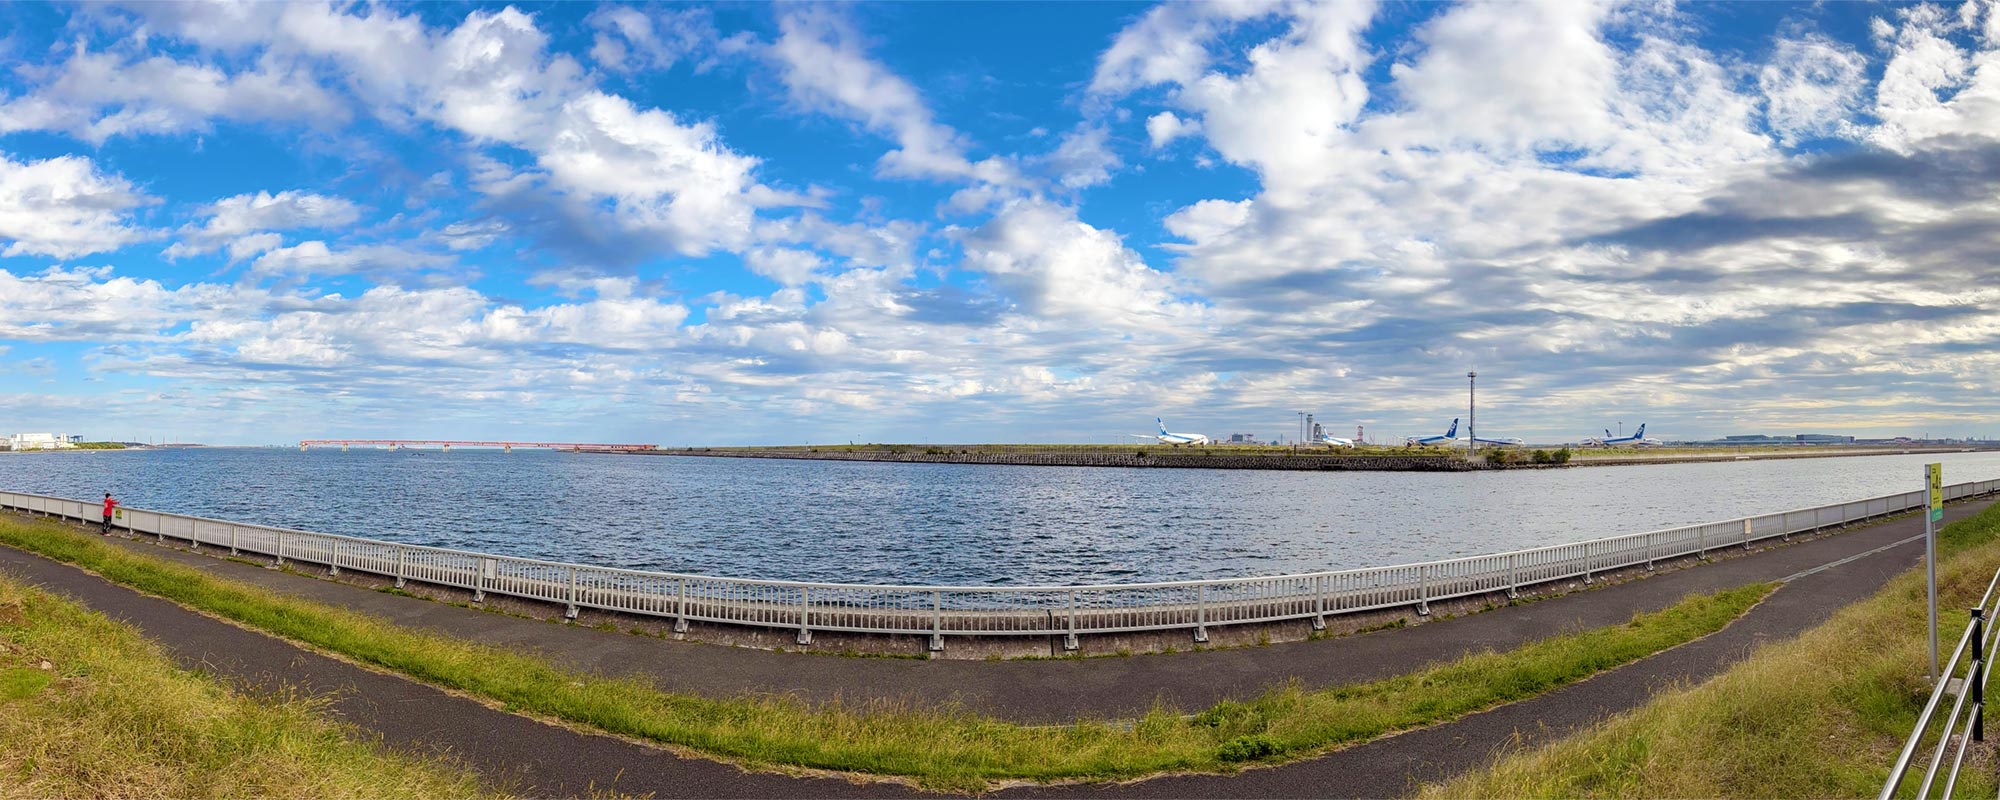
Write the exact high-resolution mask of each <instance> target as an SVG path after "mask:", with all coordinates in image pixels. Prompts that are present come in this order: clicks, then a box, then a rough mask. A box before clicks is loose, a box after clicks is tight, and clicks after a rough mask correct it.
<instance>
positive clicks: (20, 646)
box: [0, 576, 489, 799]
mask: <svg viewBox="0 0 2000 800" xmlns="http://www.w3.org/2000/svg"><path fill="white" fill-rule="evenodd" d="M320 710H321V704H320V703H318V702H315V701H309V700H303V699H281V700H260V699H255V698H251V697H248V696H245V695H242V694H238V693H236V692H234V691H232V690H230V689H228V688H227V687H225V686H223V685H222V684H220V683H218V682H216V681H214V680H212V679H208V678H203V677H201V676H198V675H195V674H194V673H190V672H187V671H185V670H181V669H179V668H177V667H176V666H174V664H173V662H172V661H170V660H169V659H168V658H167V657H166V656H165V655H164V654H163V653H162V652H161V651H160V648H159V647H158V646H157V645H154V644H152V643H150V642H148V641H147V640H146V639H145V638H144V637H142V636H141V635H140V634H139V633H138V632H137V631H135V630H133V629H131V628H129V627H127V626H124V625H121V624H119V623H116V622H113V621H111V620H109V619H106V618H105V617H104V616H103V615H101V614H97V613H93V612H89V611H86V610H84V609H82V608H79V607H77V606H76V605H75V604H73V603H71V602H69V601H66V600H62V599H60V598H57V597H55V596H54V595H51V594H48V593H47V592H42V591H39V590H34V589H29V588H27V587H25V586H23V585H22V584H20V583H18V582H16V581H13V580H10V579H7V578H5V577H4V576H0V798H24V799H25V798H49V797H176V798H206V797H214V798H234V797H355V798H363V797H366V798H374V797H410V798H420V797H482V796H488V795H489V793H488V792H486V791H484V790H482V789H480V787H479V785H478V783H477V782H476V781H475V780H474V779H473V778H472V776H471V775H470V773H467V772H464V771H462V770H460V769H457V768H456V767H454V766H452V765H450V764H446V763H443V762H438V761H428V760H419V759H416V758H412V757H408V756H404V755H398V754H394V753H389V752H386V751H384V750H383V749H381V748H379V747H377V746H375V745H374V744H371V743H370V742H367V741H364V740H361V739H358V738H355V737H354V736H352V735H351V734H352V733H354V732H353V731H351V730H349V729H346V728H344V727H342V726H340V725H337V724H335V723H333V722H330V721H328V720H327V719H325V718H324V717H323V716H322V714H321V713H320Z"/></svg>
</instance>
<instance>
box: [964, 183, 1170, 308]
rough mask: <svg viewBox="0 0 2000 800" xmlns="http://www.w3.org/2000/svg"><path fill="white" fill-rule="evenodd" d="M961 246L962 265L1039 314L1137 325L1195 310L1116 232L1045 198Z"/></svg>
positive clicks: (1014, 209)
mask: <svg viewBox="0 0 2000 800" xmlns="http://www.w3.org/2000/svg"><path fill="white" fill-rule="evenodd" d="M961 243H962V245H963V246H964V248H965V266H966V267H967V268H969V269H973V270H977V271H979V272H982V273H985V274H986V275H988V276H991V277H992V278H993V280H994V281H995V282H996V283H998V284H1000V285H1001V286H1002V287H1003V288H1004V289H1005V290H1006V292H1007V293H1008V294H1009V295H1011V296H1012V297H1014V298H1015V299H1017V300H1018V301H1019V302H1020V304H1021V306H1022V309H1023V310H1024V311H1026V312H1027V313H1029V314H1032V315H1035V316H1038V317H1053V318H1071V319H1080V320H1092V321H1103V322H1112V323H1118V324H1127V325H1143V324H1146V323H1148V322H1149V321H1158V320H1159V319H1161V318H1162V317H1168V316H1176V315H1185V314H1193V313H1198V307H1196V306H1194V305H1193V304H1190V303H1186V302H1183V301H1180V300H1179V299H1178V298H1176V297H1175V294H1174V291H1173V288H1172V286H1171V283H1170V282H1169V280H1168V279H1167V277H1166V276H1165V275H1163V274H1161V273H1159V272H1157V271H1155V270H1153V269H1152V268H1151V267H1148V266H1146V263H1145V261H1144V260H1142V259H1140V258H1139V256H1138V254H1136V253H1134V252H1132V251H1131V250H1130V249H1129V248H1127V247H1125V244H1124V242H1123V241H1121V240H1120V239H1119V237H1118V235H1117V234H1115V233H1112V232H1110V231H1105V230H1101V229H1098V228H1095V227H1092V226H1090V225H1089V224H1086V223H1084V222H1082V221H1080V220H1078V219H1077V218H1076V215H1075V213H1074V212H1072V211H1071V210H1070V209H1066V208H1062V207H1059V206H1055V205H1053V204H1050V203H1047V202H1042V201H1022V202H1019V203H1016V204H1014V205H1012V206H1010V207H1008V208H1007V209H1005V210H1003V211H1001V212H1000V213H999V214H998V215H996V216H995V217H994V218H993V219H992V220H990V221H988V222H987V223H986V224H985V225H982V226H980V227H979V228H978V229H976V230H973V231H970V232H967V233H965V234H964V235H963V236H962V237H961Z"/></svg>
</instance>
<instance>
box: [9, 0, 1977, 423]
mask: <svg viewBox="0 0 2000 800" xmlns="http://www.w3.org/2000/svg"><path fill="white" fill-rule="evenodd" d="M0 30H4V31H5V33H4V34H0V55H4V56H5V57H6V59H7V61H8V62H9V63H10V64H11V65H12V66H13V68H12V69H10V70H7V71H5V72H0V435H6V434H11V433H16V432H27V431H52V432H64V433H81V434H83V435H84V436H86V437H87V438H89V439H93V440H127V439H141V440H143V439H162V438H172V439H174V440H176V441H198V442H206V443H212V444H266V443H278V442H288V441H296V440H299V439H304V438H321V437H331V438H360V437H408V438H481V439H485V438H505V439H517V440H526V439H536V440H582V441H604V442H648V443H659V444H666V445H678V444H719V445H727V444H763V443H768V444H796V443H803V442H808V441H813V442H833V441H847V440H849V439H854V440H858V441H883V442H887V441H901V442H926V441H929V442H947V441H950V442H976V441H1077V442H1104V441H1111V440H1113V439H1115V438H1117V437H1120V436H1123V435H1125V434H1144V433H1147V432H1148V431H1151V430H1152V429H1153V424H1152V420H1153V419H1154V418H1155V417H1164V418H1165V420H1166V422H1167V424H1168V425H1170V426H1171V427H1172V429H1173V430H1175V431H1187V432H1196V433H1203V434H1206V435H1208V436H1212V437H1217V438H1226V437H1228V436H1229V435H1230V434H1231V433H1233V432H1238V431H1246V430H1248V431H1281V432H1282V431H1293V430H1296V429H1298V427H1299V424H1298V421H1297V414H1298V412H1300V411H1306V412H1309V413H1313V414H1315V415H1316V419H1317V421H1318V422H1319V423H1320V424H1322V425H1324V426H1325V427H1326V429H1327V430H1328V431H1330V432H1333V433H1334V434H1335V435H1341V436H1345V435H1350V434H1351V433H1352V431H1353V428H1354V426H1356V425H1362V426H1365V427H1366V428H1367V429H1368V431H1369V434H1370V437H1371V438H1374V439H1377V440H1380V441H1399V440H1400V439H1401V438H1402V437H1404V436H1410V435H1432V434H1437V433H1441V432H1442V431H1443V430H1444V429H1445V426H1446V425H1448V424H1449V422H1450V421H1451V419H1452V418H1454V417H1460V416H1466V415H1467V414H1466V394H1465V388H1466V387H1465V385H1464V381H1465V373H1466V372H1467V371H1469V370H1477V371H1478V373H1479V407H1478V423H1479V424H1478V434H1479V435H1480V436H1482V437H1488V436H1495V437H1519V438H1523V439H1526V440H1528V441H1531V442H1562V441H1575V440H1579V439H1581V438H1583V437H1585V436H1590V435H1594V434H1598V433H1601V432H1602V431H1603V430H1604V429H1606V428H1612V429H1614V430H1615V429H1616V428H1617V426H1618V423H1620V422H1621V421H1622V422H1623V423H1624V424H1625V426H1626V430H1628V431H1629V430H1631V429H1633V428H1635V427H1636V426H1637V425H1638V424H1640V423H1642V422H1643V423H1647V424H1649V425H1650V427H1649V428H1648V435H1649V436H1653V437H1657V438H1663V439H1711V438H1717V437H1721V436H1725V435H1732V434H1753V433H1759V432H1763V433H1771V434H1779V435H1790V434H1794V433H1825V434H1837V435H1853V436H1859V437H1864V438H1884V437H1893V436H1912V437H1917V436H1925V435H1929V436H1932V437H1940V438H1941V437H1966V436H1991V435H1996V434H2000V404H1996V402H1995V400H1994V397H1995V396H1996V395H1997V394H2000V286H1996V285H1995V284H1994V283H1993V280H1992V277H1993V272H1994V269H1995V265H1996V264H2000V5H1996V3H1995V2H1994V1H1993V0H1973V2H1966V3H1945V4H1923V5H1875V4H1848V3H1835V4H1804V3H1799V4H1787V3H1758V4H1701V5H1688V6H1682V7H1678V8H1674V7H1668V6H1654V5H1617V6H1605V5H1592V4H1570V3H1535V2H1529V3H1510V4H1504V5H1503V4H1379V5H1378V4H1371V3H1364V2H1335V3H1304V2H1242V3H1229V4H1201V3H1169V4H1159V5H1151V4H1137V3H1130V4H1128V3H1073V4H1037V5H1020V4H997V3H996V4H968V3H952V4H852V5H825V6H822V5H805V4H772V5H725V6H713V7H710V6H698V5H664V4H647V5H630V6H627V5H582V4H537V5H523V6H509V5H504V4H478V3H475V4H469V5H456V4H454V5H446V4H421V5H375V6H369V5H353V6H347V5H343V6H328V5H321V4H313V3H253V4H216V5H207V4H182V3H147V4H139V5H135V6H131V7H125V8H119V7H111V6H98V5H85V6H63V5H53V4H8V5H0ZM1261 435H1264V436H1266V437H1267V438H1268V437H1269V436H1271V435H1272V434H1261ZM1288 435H1295V434H1288Z"/></svg>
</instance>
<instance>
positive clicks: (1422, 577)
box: [1417, 564, 1431, 617]
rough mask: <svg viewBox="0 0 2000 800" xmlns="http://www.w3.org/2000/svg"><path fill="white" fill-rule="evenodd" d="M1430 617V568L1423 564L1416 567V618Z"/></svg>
mask: <svg viewBox="0 0 2000 800" xmlns="http://www.w3.org/2000/svg"><path fill="white" fill-rule="evenodd" d="M1430 615H1431V566H1430V565H1429V564H1423V565H1419V566H1418V567H1417V616H1419V617H1428V616H1430Z"/></svg>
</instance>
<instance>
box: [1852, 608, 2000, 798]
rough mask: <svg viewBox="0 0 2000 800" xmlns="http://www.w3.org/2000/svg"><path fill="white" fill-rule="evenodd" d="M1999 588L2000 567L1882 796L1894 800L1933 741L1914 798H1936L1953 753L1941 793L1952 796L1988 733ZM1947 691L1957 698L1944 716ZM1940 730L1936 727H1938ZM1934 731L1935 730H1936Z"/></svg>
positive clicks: (1944, 666)
mask: <svg viewBox="0 0 2000 800" xmlns="http://www.w3.org/2000/svg"><path fill="white" fill-rule="evenodd" d="M1996 588H2000V571H1995V572H1994V573H1993V578H1992V579H1991V580H1989V581H1987V583H1986V593H1985V594H1984V595H1981V596H1980V598H1979V604H1978V605H1975V606H1973V607H1972V608H1971V616H1972V618H1971V619H1970V620H1968V621H1967V622H1966V624H1965V632H1964V633H1963V634H1961V635H1960V636H1959V637H1958V646H1957V647H1954V648H1952V651H1951V657H1950V658H1948V659H1946V660H1945V661H1944V663H1943V664H1941V665H1940V666H1939V667H1938V673H1939V674H1938V676H1937V683H1936V684H1935V685H1933V686H1932V687H1931V694H1930V698H1929V699H1928V700H1926V701H1925V702H1924V710H1923V711H1922V712H1921V713H1919V714H1918V715H1917V722H1916V725H1915V726H1913V727H1912V729H1911V730H1910V736H1909V738H1908V739H1906V740H1904V742H1903V749H1902V750H1901V751H1899V752H1898V753H1897V755H1896V763H1895V764H1894V765H1893V766H1891V767H1890V768H1889V778H1888V780H1886V781H1884V782H1883V784H1882V792H1881V794H1880V795H1878V796H1877V798H1878V800H1890V799H1891V798H1893V797H1895V795H1896V791H1897V790H1898V789H1900V788H1902V786H1903V782H1904V781H1905V780H1906V779H1907V778H1908V777H1909V775H1910V769H1911V767H1912V766H1913V765H1914V764H1915V759H1916V757H1917V753H1918V752H1920V751H1921V750H1922V749H1923V748H1924V746H1925V745H1926V743H1927V742H1928V744H1929V746H1930V754H1931V755H1930V759H1929V763H1928V764H1926V766H1925V768H1924V777H1923V780H1922V781H1921V782H1920V783H1918V784H1917V790H1916V794H1915V797H1917V798H1919V799H1920V800H1921V799H1922V798H1928V797H1931V796H1932V795H1931V787H1932V786H1934V785H1936V782H1937V778H1938V775H1939V770H1940V769H1941V768H1944V759H1945V756H1946V754H1948V753H1949V754H1951V766H1950V767H1949V768H1946V769H1944V772H1943V774H1944V776H1945V782H1944V793H1943V794H1940V795H1938V796H1939V797H1944V798H1949V797H1951V794H1952V790H1954V789H1956V788H1957V786H1958V775H1959V770H1960V769H1961V768H1962V767H1964V765H1965V754H1966V752H1967V751H1968V750H1970V749H1971V747H1972V743H1973V742H1979V741H1984V740H1985V738H1986V688H1987V683H1988V681H1989V680H1990V679H1991V677H1992V673H1991V672H1990V671H1989V670H1988V665H1990V664H1991V663H1992V662H1993V657H1994V655H1995V654H1996V652H1995V651H1996V649H2000V637H1996V636H1995V635H1994V631H1993V626H1992V624H1991V623H1992V620H1993V614H1994V612H1995V610H1996V607H1995V605H1994V599H1995V595H1994V590H1995V589H1996ZM1947 696H1951V697H1954V699H1953V701H1952V704H1951V710H1950V711H1948V712H1946V714H1945V715H1944V716H1943V717H1939V716H1937V711H1938V708H1939V707H1941V706H1942V705H1943V702H1944V699H1945V698H1946V697H1947ZM1934 728H1935V729H1936V730H1935V731H1933V729H1934ZM1933 733H1935V735H1933Z"/></svg>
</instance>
